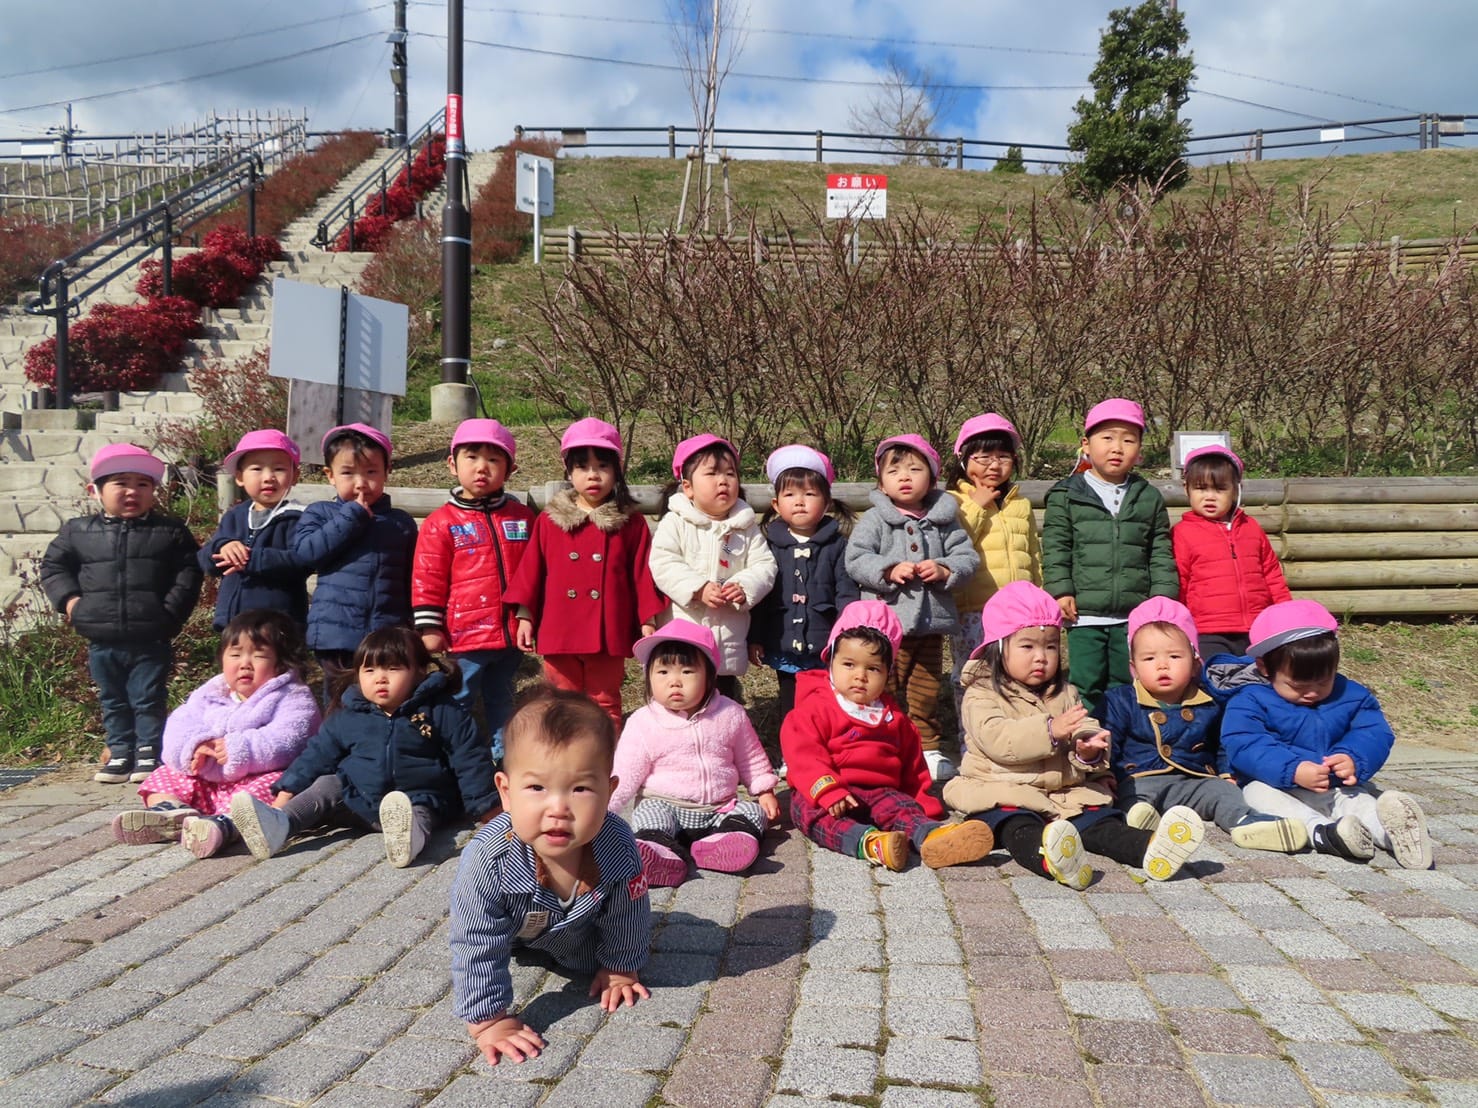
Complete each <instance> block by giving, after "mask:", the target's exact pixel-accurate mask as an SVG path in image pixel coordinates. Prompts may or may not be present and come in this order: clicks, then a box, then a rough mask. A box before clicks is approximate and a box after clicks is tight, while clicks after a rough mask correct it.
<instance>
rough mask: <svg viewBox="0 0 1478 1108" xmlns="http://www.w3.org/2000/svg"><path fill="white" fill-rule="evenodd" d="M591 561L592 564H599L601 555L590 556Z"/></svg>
mask: <svg viewBox="0 0 1478 1108" xmlns="http://www.w3.org/2000/svg"><path fill="white" fill-rule="evenodd" d="M590 560H591V561H592V562H598V561H600V555H599V554H592V555H590Z"/></svg>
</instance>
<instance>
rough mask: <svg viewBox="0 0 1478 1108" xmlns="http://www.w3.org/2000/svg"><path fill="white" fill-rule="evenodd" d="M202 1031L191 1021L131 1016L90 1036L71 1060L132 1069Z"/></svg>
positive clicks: (109, 1067) (73, 1052)
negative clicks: (108, 1029) (114, 1026)
mask: <svg viewBox="0 0 1478 1108" xmlns="http://www.w3.org/2000/svg"><path fill="white" fill-rule="evenodd" d="M53 1034H54V1033H53ZM199 1034H200V1028H198V1027H193V1026H191V1025H190V1024H185V1023H169V1022H166V1021H164V1020H131V1021H129V1022H128V1023H125V1024H123V1026H121V1027H118V1028H115V1029H114V1030H113V1031H111V1032H109V1033H108V1034H107V1035H104V1036H93V1037H91V1038H89V1039H87V1040H86V1041H85V1042H83V1043H81V1044H80V1045H79V1046H78V1047H77V1049H76V1050H73V1051H72V1052H71V1053H70V1054H68V1055H67V1061H69V1062H76V1063H78V1064H79V1065H84V1066H97V1067H98V1068H99V1069H111V1070H118V1071H120V1072H123V1073H132V1072H133V1071H134V1070H141V1069H143V1068H144V1067H145V1066H147V1065H148V1064H149V1063H150V1062H152V1061H154V1060H155V1059H156V1058H159V1057H162V1056H163V1055H165V1054H168V1053H169V1052H170V1051H172V1050H177V1049H178V1048H179V1047H181V1046H184V1045H185V1044H186V1043H188V1042H189V1041H190V1040H191V1039H193V1038H194V1037H195V1036H196V1035H199Z"/></svg>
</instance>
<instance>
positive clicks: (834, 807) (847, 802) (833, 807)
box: [826, 793, 857, 819]
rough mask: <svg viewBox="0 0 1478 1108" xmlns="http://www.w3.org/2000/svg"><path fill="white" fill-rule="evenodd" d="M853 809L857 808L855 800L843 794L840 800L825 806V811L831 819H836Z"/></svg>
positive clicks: (851, 796)
mask: <svg viewBox="0 0 1478 1108" xmlns="http://www.w3.org/2000/svg"><path fill="white" fill-rule="evenodd" d="M855 807H857V798H856V797H855V796H853V795H852V794H851V793H843V794H842V798H841V799H840V800H838V801H835V802H833V803H831V804H828V805H827V806H826V810H827V811H828V812H830V813H831V818H832V819H837V818H838V817H840V816H841V815H843V814H844V813H846V812H850V811H851V810H852V809H853V808H855Z"/></svg>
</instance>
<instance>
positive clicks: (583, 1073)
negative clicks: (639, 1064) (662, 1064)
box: [542, 1068, 659, 1108]
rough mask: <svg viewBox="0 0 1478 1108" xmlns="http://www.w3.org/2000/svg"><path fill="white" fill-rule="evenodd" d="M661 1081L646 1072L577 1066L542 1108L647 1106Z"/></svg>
mask: <svg viewBox="0 0 1478 1108" xmlns="http://www.w3.org/2000/svg"><path fill="white" fill-rule="evenodd" d="M658 1085H659V1080H658V1079H657V1078H655V1077H652V1076H651V1075H649V1074H645V1073H620V1072H612V1071H610V1070H586V1069H583V1068H576V1069H573V1070H571V1071H570V1072H569V1073H568V1074H566V1075H565V1077H564V1079H563V1080H561V1081H560V1083H559V1084H558V1085H556V1086H555V1087H554V1089H553V1090H552V1091H551V1092H550V1093H549V1097H548V1099H546V1100H545V1101H544V1103H543V1106H542V1108H589V1106H590V1105H592V1104H599V1105H600V1106H601V1108H646V1106H647V1104H648V1103H649V1102H650V1101H651V1099H652V1094H653V1093H655V1092H656V1091H657V1087H658Z"/></svg>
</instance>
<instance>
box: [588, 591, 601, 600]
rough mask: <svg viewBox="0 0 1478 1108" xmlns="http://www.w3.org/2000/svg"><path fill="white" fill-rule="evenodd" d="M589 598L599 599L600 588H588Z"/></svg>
mask: <svg viewBox="0 0 1478 1108" xmlns="http://www.w3.org/2000/svg"><path fill="white" fill-rule="evenodd" d="M590 599H591V600H599V599H600V590H599V589H591V590H590Z"/></svg>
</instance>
